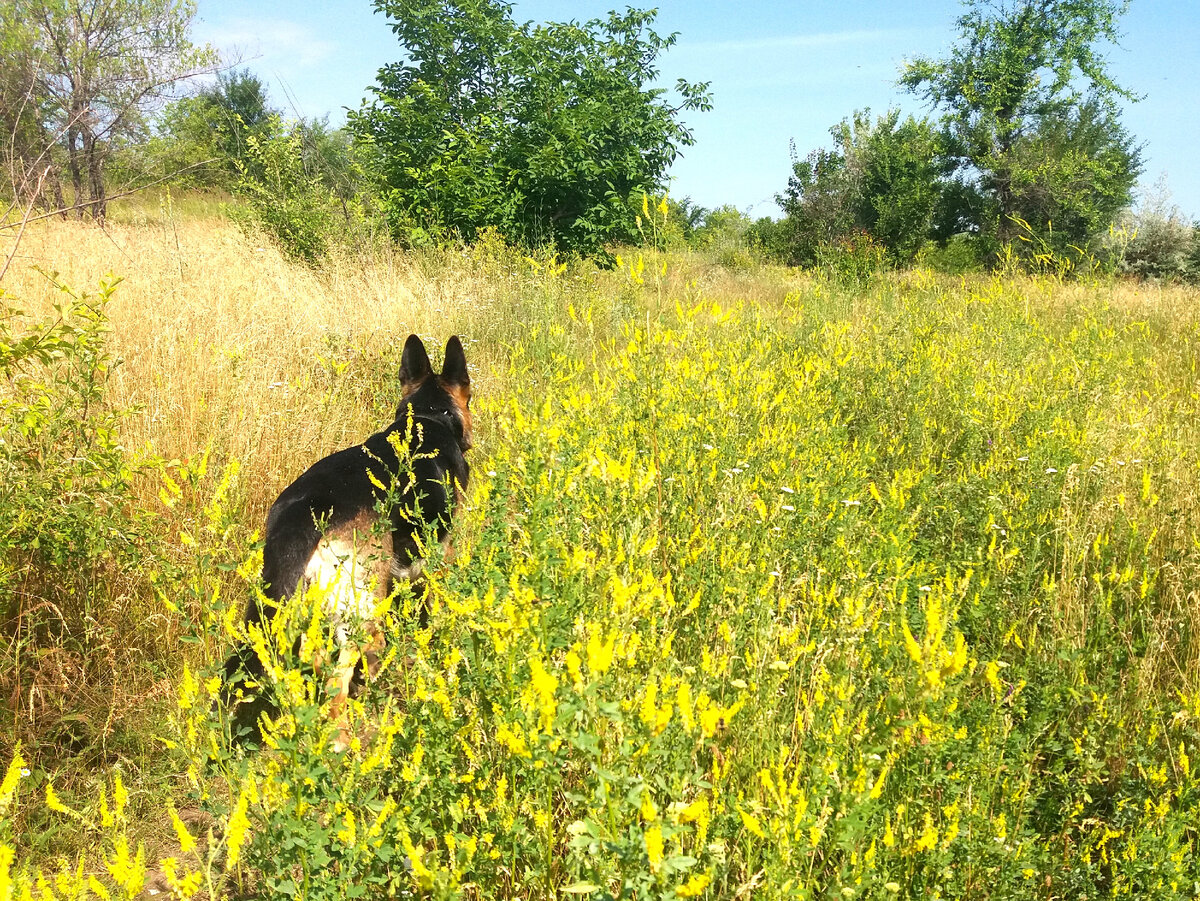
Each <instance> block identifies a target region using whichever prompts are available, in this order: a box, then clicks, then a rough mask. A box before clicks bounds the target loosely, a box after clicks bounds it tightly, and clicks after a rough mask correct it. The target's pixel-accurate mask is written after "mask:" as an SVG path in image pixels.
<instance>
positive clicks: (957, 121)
mask: <svg viewBox="0 0 1200 901" xmlns="http://www.w3.org/2000/svg"><path fill="white" fill-rule="evenodd" d="M374 5H375V8H376V10H377V11H378V12H380V13H382V14H383V15H384V16H385V17H386V18H387V21H388V25H389V27H390V28H391V30H392V31H393V33H394V34H395V35H396V38H397V41H398V44H399V47H400V50H401V58H400V61H399V62H396V63H394V64H391V65H388V66H385V67H384V68H383V69H381V70H380V71H379V74H378V77H377V81H376V84H375V85H374V86H373V87H372V88H371V91H372V97H371V99H370V100H369V101H368V102H367V103H365V104H364V105H363V106H362V107H361V108H360V109H358V110H353V111H351V112H350V114H349V117H348V121H347V123H346V125H345V126H344V127H342V128H331V127H329V125H328V121H327V120H325V119H316V120H310V119H304V118H288V117H286V116H284V115H283V113H282V112H281V111H280V110H278V109H276V108H274V107H272V106H271V104H270V102H269V99H268V97H267V94H266V91H265V89H264V86H263V84H262V82H261V81H260V80H259V79H258V78H257V77H256V76H254V75H253V74H252V73H250V72H249V71H246V70H241V71H222V72H221V73H220V74H218V75H216V77H215V78H209V79H208V80H206V81H204V82H203V83H202V84H201V85H200V86H199V87H198V88H194V89H193V90H192V92H191V93H190V94H188V95H186V96H182V97H180V96H179V93H178V90H177V86H178V85H179V84H180V83H181V82H182V81H183V80H184V79H187V78H188V77H190V76H192V75H195V74H197V73H198V72H203V71H210V72H215V71H216V68H215V58H214V55H213V54H212V52H211V51H209V50H207V49H205V48H196V47H194V46H193V45H192V44H191V43H190V42H189V41H188V39H187V28H188V25H189V24H190V21H191V19H192V16H193V14H194V5H193V4H192V3H190V2H184V0H9V2H8V3H7V4H5V5H2V6H0V51H3V52H2V53H0V128H2V129H3V134H4V135H5V137H6V140H5V142H4V148H3V151H0V152H2V153H3V154H4V156H5V159H4V160H3V163H4V164H5V170H6V172H7V173H8V174H9V176H10V177H9V182H10V184H9V185H8V186H7V187H8V191H7V193H8V196H9V198H10V200H11V201H12V202H13V203H14V204H17V205H36V206H38V207H41V208H43V209H62V208H65V207H68V206H73V207H76V208H77V213H78V214H79V215H82V214H83V211H85V210H86V211H88V212H90V213H91V215H93V216H98V217H99V216H103V215H104V211H105V207H106V203H107V198H108V197H109V196H110V195H111V194H112V193H113V186H114V185H115V186H117V188H118V189H120V188H122V187H124V186H126V185H136V184H146V183H152V182H154V181H156V180H164V179H171V180H174V181H176V182H181V183H184V184H187V185H190V186H195V187H202V188H213V189H220V190H226V191H230V192H232V193H234V194H236V195H238V196H239V197H240V198H242V200H243V201H244V202H243V203H242V204H238V205H236V206H235V215H239V216H241V217H242V219H243V221H245V222H246V223H247V224H248V225H251V226H252V227H257V228H262V229H265V230H266V231H267V232H268V233H269V234H271V235H272V236H274V237H275V238H276V239H277V240H278V241H279V242H280V244H281V246H283V247H284V249H285V250H287V251H288V252H289V253H291V254H293V255H294V256H296V257H298V258H301V259H304V260H308V261H310V262H316V261H317V260H319V259H320V258H321V257H322V256H323V255H324V254H325V253H326V251H327V250H328V248H329V247H330V245H331V244H332V243H334V242H336V241H339V240H345V238H346V237H347V236H350V237H351V238H353V239H354V240H358V239H361V238H364V237H365V238H369V239H371V240H390V241H395V242H398V243H400V244H401V245H404V246H418V245H421V244H425V243H431V242H441V241H445V240H465V241H471V240H473V239H474V238H475V236H476V235H477V234H479V232H480V231H481V230H482V229H491V230H494V231H495V232H497V233H499V234H500V235H501V236H502V237H503V238H505V239H506V240H508V241H510V242H512V243H515V244H521V245H526V246H537V245H543V246H544V245H551V246H553V247H554V248H555V249H556V250H558V251H563V252H571V253H579V254H584V255H590V256H600V257H603V256H605V255H606V254H607V252H608V251H607V248H610V247H612V246H614V245H617V244H621V243H637V242H640V241H644V240H648V239H649V240H653V241H656V242H658V243H660V244H661V243H666V242H670V241H677V242H681V243H684V244H690V245H693V246H702V247H704V248H706V249H707V250H709V251H711V252H713V253H714V254H716V255H717V256H719V257H720V258H721V259H722V260H723V261H724V262H725V263H727V264H729V265H733V266H742V265H749V263H750V262H751V261H752V260H754V259H761V258H764V257H766V258H770V259H775V260H778V261H781V262H784V263H787V264H790V265H797V266H817V267H820V266H830V265H833V266H843V267H844V266H847V265H848V266H849V267H850V269H851V271H858V270H860V269H863V270H867V269H870V268H872V267H877V266H879V265H888V264H890V265H895V266H905V265H910V264H912V263H913V262H914V261H915V260H917V259H918V258H920V259H921V260H923V261H924V262H927V263H932V264H936V265H939V266H942V267H943V268H950V269H961V268H966V267H970V266H987V265H993V264H995V263H996V262H997V261H999V260H1001V259H1006V260H1009V261H1012V260H1014V259H1016V260H1018V261H1022V262H1025V263H1029V264H1045V261H1047V260H1049V261H1052V262H1054V263H1055V264H1056V265H1057V264H1061V263H1062V261H1074V262H1077V263H1083V262H1089V261H1090V262H1091V263H1095V262H1096V261H1097V260H1100V259H1103V260H1105V261H1106V262H1107V264H1108V265H1111V266H1113V267H1114V268H1117V269H1124V270H1126V271H1130V272H1135V273H1139V274H1142V275H1148V276H1157V277H1169V278H1182V277H1189V276H1200V251H1198V250H1197V247H1198V242H1197V238H1196V235H1197V230H1196V228H1195V227H1194V226H1193V225H1192V224H1191V223H1189V222H1187V221H1186V220H1185V219H1183V217H1182V216H1181V215H1180V214H1179V213H1178V211H1177V210H1174V208H1173V207H1170V205H1169V203H1165V202H1159V203H1158V204H1157V205H1151V206H1144V207H1143V208H1142V209H1141V210H1140V211H1139V212H1138V213H1137V214H1136V215H1135V214H1131V213H1130V212H1129V210H1130V206H1131V200H1132V192H1133V188H1134V185H1135V183H1136V182H1137V179H1138V176H1139V175H1140V174H1141V171H1142V148H1141V146H1140V145H1139V144H1138V143H1137V142H1136V140H1135V139H1134V138H1133V137H1132V136H1131V135H1130V134H1129V132H1128V131H1127V130H1126V129H1125V127H1124V126H1123V125H1122V123H1121V121H1120V109H1119V103H1120V102H1121V101H1122V100H1136V99H1137V98H1136V97H1134V95H1133V94H1132V93H1131V92H1129V91H1128V90H1127V89H1125V88H1124V87H1122V86H1120V85H1118V84H1116V83H1115V82H1114V81H1113V79H1112V77H1111V76H1110V74H1109V72H1108V68H1107V65H1106V62H1105V60H1104V57H1103V56H1102V54H1101V50H1102V49H1103V48H1104V47H1105V46H1107V45H1111V44H1114V43H1115V42H1116V40H1117V39H1118V38H1119V32H1118V30H1117V23H1118V21H1119V19H1120V17H1121V15H1122V13H1123V12H1124V11H1125V6H1126V4H1125V3H1122V2H1120V0H964V7H963V13H962V15H961V16H960V17H959V19H958V21H957V39H956V41H955V42H954V44H953V45H952V46H951V48H950V51H949V52H948V54H947V55H946V56H945V57H943V58H940V59H926V58H918V59H916V60H914V61H912V62H911V63H909V64H908V65H907V67H906V69H905V70H904V72H903V74H902V76H901V79H900V83H901V84H902V85H903V86H904V87H905V88H907V89H908V90H909V91H911V92H912V93H913V95H914V96H916V97H919V98H921V99H923V100H924V101H926V102H927V103H928V104H929V107H930V115H928V116H925V117H919V116H911V115H910V116H901V114H900V113H899V112H897V111H895V110H892V111H888V112H885V113H883V114H882V115H872V114H871V112H870V111H869V110H860V111H856V112H854V113H853V114H852V115H850V116H848V117H847V118H846V119H844V120H843V121H842V122H840V123H838V124H837V125H835V126H834V127H833V128H832V129H831V130H830V134H831V137H832V142H831V144H830V146H828V147H824V148H818V149H815V150H812V151H811V152H809V153H807V154H804V155H801V154H799V153H797V152H796V151H795V148H793V165H792V172H791V175H790V178H789V179H788V181H787V184H786V185H784V186H783V187H782V190H781V191H780V193H779V194H778V196H777V198H776V199H777V202H778V204H779V207H780V209H781V210H782V213H783V216H782V218H779V219H772V218H761V219H759V220H757V221H753V222H752V221H750V220H749V218H748V217H747V216H745V215H743V214H742V213H740V212H739V211H737V210H735V209H733V208H732V207H722V208H719V209H716V210H705V209H702V208H700V207H698V206H696V205H695V204H694V203H693V202H692V201H690V200H689V199H686V198H685V199H684V200H682V201H678V202H676V201H672V202H671V203H670V204H669V206H668V209H669V216H668V221H665V222H662V223H658V224H657V225H656V227H655V229H654V230H653V233H652V234H651V233H650V232H648V231H647V229H646V228H645V226H646V225H647V224H648V223H643V222H641V221H640V219H639V211H640V210H641V208H642V203H643V201H642V198H643V197H645V196H647V195H649V196H654V197H660V196H662V195H663V194H664V193H665V192H666V188H667V173H668V170H669V168H670V166H671V164H672V162H673V161H674V160H675V159H676V157H677V156H678V155H679V153H680V152H681V151H682V150H683V149H685V148H686V147H688V146H689V145H691V143H692V142H693V134H692V132H691V130H690V129H689V128H688V127H687V125H686V124H685V123H684V122H683V120H682V118H681V117H682V116H683V114H685V113H687V112H692V111H702V110H706V109H708V108H709V107H710V105H711V102H710V97H709V93H708V85H707V84H705V83H696V84H694V83H690V82H687V81H683V80H680V81H678V82H677V83H676V84H675V86H674V90H673V91H671V92H668V91H666V90H665V89H663V88H662V87H660V86H658V84H657V79H658V76H659V70H658V59H659V57H660V55H661V54H662V53H663V52H665V51H667V50H668V49H669V48H670V47H671V46H672V45H673V43H674V41H675V36H674V35H660V34H658V33H657V32H655V31H654V29H653V23H654V13H653V12H647V11H639V10H634V9H627V10H625V11H624V12H623V13H615V12H614V13H610V14H609V15H608V16H607V17H604V18H600V19H595V20H592V21H588V22H584V23H578V22H566V23H554V22H548V23H542V24H536V23H531V22H526V23H519V22H516V21H515V20H514V19H513V8H512V5H511V4H510V3H507V2H504V0H374ZM168 100H169V101H170V102H167V101H168Z"/></svg>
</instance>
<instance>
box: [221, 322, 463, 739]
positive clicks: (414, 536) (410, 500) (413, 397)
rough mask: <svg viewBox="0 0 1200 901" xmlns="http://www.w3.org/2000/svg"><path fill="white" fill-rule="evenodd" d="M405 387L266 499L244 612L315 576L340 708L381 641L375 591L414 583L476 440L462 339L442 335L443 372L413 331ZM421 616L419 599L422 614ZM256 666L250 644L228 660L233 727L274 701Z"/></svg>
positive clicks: (263, 611)
mask: <svg viewBox="0 0 1200 901" xmlns="http://www.w3.org/2000/svg"><path fill="white" fill-rule="evenodd" d="M400 390H401V396H400V404H399V406H398V407H397V408H396V419H395V421H394V422H393V423H392V424H391V425H390V426H388V427H387V428H386V429H384V430H383V431H381V432H377V433H376V434H374V435H372V436H371V437H369V438H367V439H366V440H365V441H363V442H362V443H361V444H359V445H355V446H354V447H348V448H346V449H345V450H341V451H338V452H337V453H334V454H330V455H329V456H328V457H325V458H323V459H321V460H318V461H317V462H316V463H314V464H313V465H312V466H311V467H309V469H308V470H307V471H306V472H304V473H303V474H302V475H300V476H299V478H297V479H296V480H295V481H294V482H292V484H290V485H289V486H288V487H287V488H285V489H284V490H283V492H282V493H281V494H280V495H279V497H278V499H276V501H275V503H274V504H272V505H271V510H270V513H269V514H268V516H267V535H266V543H265V545H264V547H263V572H262V576H263V598H262V599H261V600H256V601H255V602H253V603H251V604H250V606H249V608H248V609H247V611H246V622H247V624H258V625H264V624H265V623H266V621H267V620H269V619H270V618H271V617H272V616H273V615H274V613H275V611H276V610H277V609H278V605H279V604H280V603H282V602H283V601H284V600H285V599H287V598H289V597H291V596H292V595H293V594H294V593H295V592H296V591H297V590H299V591H303V590H304V589H305V588H306V586H308V585H310V584H312V583H314V582H316V583H320V584H321V585H322V587H323V588H324V591H323V592H322V595H323V597H324V598H325V606H326V608H327V612H328V613H329V615H330V619H331V620H332V622H333V624H334V626H335V627H337V629H338V638H339V642H340V650H339V659H338V661H337V665H336V666H335V667H334V671H333V673H332V674H331V675H330V676H329V677H328V680H327V681H328V685H329V690H330V691H331V692H332V694H333V703H332V707H333V711H332V712H333V714H334V715H335V716H337V715H339V713H340V711H341V708H342V707H343V706H344V704H345V701H346V698H347V696H348V694H349V692H350V687H351V679H352V676H353V674H354V672H355V669H356V666H357V664H358V661H359V658H362V660H363V662H364V664H365V668H366V669H367V671H368V673H370V672H371V665H372V663H373V662H374V661H375V660H376V659H377V655H378V652H379V650H380V649H381V646H382V632H381V630H380V629H379V627H378V624H375V623H373V622H371V621H370V620H369V617H370V616H371V614H372V612H373V611H374V609H375V607H376V604H377V602H378V601H379V600H381V599H383V598H385V597H387V596H389V595H390V594H391V593H392V592H393V591H394V590H395V589H396V588H397V587H398V583H399V582H401V581H407V582H409V583H411V584H413V587H414V591H415V592H417V593H418V594H419V589H420V583H421V566H422V562H423V561H422V558H421V542H422V541H423V540H424V539H426V538H427V537H428V536H429V533H430V531H433V532H434V533H436V538H437V540H438V541H440V542H443V543H444V544H445V543H447V542H448V540H449V530H450V524H451V520H452V519H453V516H454V512H455V509H456V507H457V506H458V504H459V501H460V492H461V491H462V490H463V489H465V488H466V485H467V479H468V476H469V468H468V466H467V461H466V458H465V457H464V454H465V452H466V451H467V450H468V449H469V448H470V447H471V410H470V402H471V382H470V378H469V376H468V374H467V361H466V356H465V354H464V353H463V348H462V343H461V342H460V341H459V339H458V338H457V337H452V338H451V339H450V340H449V341H448V342H447V343H446V353H445V362H444V364H443V367H442V371H441V373H440V374H438V373H435V372H434V371H433V369H432V367H431V365H430V362H429V356H428V354H427V353H426V351H425V346H424V344H422V343H421V339H420V338H418V337H417V336H416V335H410V336H409V338H408V340H407V341H406V342H405V344H404V353H403V355H402V357H401V360H400ZM397 445H399V447H400V448H401V449H402V450H401V452H400V453H398V452H397ZM402 457H403V458H404V459H403V461H402ZM380 486H385V489H384V490H381V488H380ZM387 486H390V490H388V487H387ZM425 616H426V611H425V609H424V607H422V608H421V617H422V623H424V619H425ZM355 620H363V621H365V622H364V628H363V630H362V632H363V634H365V635H366V639H365V641H364V642H362V643H361V644H358V643H352V642H348V641H347V640H346V634H347V626H348V625H349V624H350V623H351V622H353V621H355ZM315 666H319V662H318V663H317V664H315ZM262 675H263V672H262V665H261V662H260V661H259V660H258V658H257V655H256V654H255V653H254V652H253V651H252V650H251V649H249V648H243V649H241V650H240V651H239V652H238V653H235V654H234V655H233V657H231V658H230V660H229V662H228V663H227V664H226V689H227V692H226V699H227V701H228V702H229V703H230V704H232V705H233V706H234V707H235V714H234V728H235V733H236V732H247V731H249V730H254V729H256V727H257V723H258V718H259V715H260V714H261V713H263V712H269V711H270V710H271V705H270V703H269V701H268V700H267V699H266V696H265V694H264V688H263V687H262V686H259V687H257V688H254V689H251V688H250V686H251V685H252V684H253V683H255V682H256V681H258V680H260V679H261V677H262ZM339 742H340V740H339Z"/></svg>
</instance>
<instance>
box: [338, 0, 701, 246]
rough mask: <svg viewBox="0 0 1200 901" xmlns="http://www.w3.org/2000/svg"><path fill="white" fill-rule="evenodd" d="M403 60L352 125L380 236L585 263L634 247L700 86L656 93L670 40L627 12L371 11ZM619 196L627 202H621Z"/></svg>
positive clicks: (434, 7) (499, 3)
mask: <svg viewBox="0 0 1200 901" xmlns="http://www.w3.org/2000/svg"><path fill="white" fill-rule="evenodd" d="M375 8H376V9H377V10H378V11H379V12H381V13H383V14H385V15H386V16H387V17H388V19H389V21H390V24H391V28H392V31H393V32H394V33H395V34H396V37H397V38H398V40H399V42H400V44H401V46H402V48H403V51H404V54H405V57H404V60H403V61H402V62H398V63H393V64H391V65H388V66H385V67H384V68H383V69H381V70H380V71H379V76H378V84H377V86H376V87H375V88H374V89H373V90H374V92H375V99H374V101H373V102H372V103H371V104H369V105H367V106H364V108H363V109H362V110H360V111H359V112H357V113H352V114H351V115H350V127H351V128H352V129H353V130H354V132H355V133H356V134H357V136H358V137H359V139H360V140H361V141H364V142H366V143H368V144H369V145H370V146H371V147H372V148H373V151H374V152H375V153H376V154H377V157H378V161H379V177H380V180H381V185H382V187H381V192H382V195H383V205H384V209H385V211H386V212H387V215H388V217H389V221H390V223H391V226H392V230H393V233H394V234H395V235H396V236H397V237H398V238H399V239H401V240H402V241H408V240H409V239H410V236H411V235H413V234H417V235H419V236H422V237H423V236H425V235H433V236H447V237H448V236H458V237H461V238H463V239H465V240H468V241H469V240H472V239H473V238H474V237H475V235H476V233H477V232H478V231H479V230H480V229H482V228H485V227H489V226H492V227H495V228H497V229H498V230H499V231H500V233H501V234H502V235H503V236H504V238H505V239H506V240H508V241H510V242H512V243H515V244H521V245H524V246H527V247H528V246H536V245H542V244H553V245H554V246H555V247H556V248H557V249H559V250H565V251H577V252H580V253H584V254H595V253H599V252H600V251H601V250H602V248H603V247H604V245H606V244H611V243H617V242H630V241H636V240H637V239H638V231H637V228H636V221H635V215H636V204H637V203H639V202H640V197H641V194H642V193H643V192H648V193H651V194H655V193H661V192H660V190H659V188H660V186H661V184H662V182H663V180H664V179H665V177H666V172H667V169H668V168H669V167H670V165H671V163H672V162H673V161H674V159H675V158H676V156H677V155H678V152H679V148H680V147H681V146H687V145H690V144H691V143H692V133H691V132H690V131H689V130H688V129H687V128H686V127H685V126H684V125H683V124H682V123H681V122H680V121H679V119H678V115H679V113H680V112H682V111H685V110H692V109H705V108H707V107H708V95H707V93H706V89H707V85H703V84H697V85H694V84H690V83H688V82H687V81H684V80H682V79H681V80H679V81H678V82H677V84H676V92H677V93H678V94H679V95H680V96H679V99H678V100H677V101H674V102H672V101H669V100H668V99H667V97H666V91H665V90H664V89H662V88H658V87H654V86H653V84H654V82H655V79H656V78H657V77H658V69H657V66H656V61H657V58H658V56H659V54H660V53H662V52H663V51H664V50H667V49H668V48H670V47H671V45H672V44H673V43H674V42H675V36H674V35H669V36H661V35H659V34H657V33H655V32H654V31H653V29H652V28H651V26H652V24H653V21H654V13H653V12H643V11H638V10H634V9H629V10H626V11H625V12H624V13H616V12H613V13H610V14H609V15H608V17H607V18H604V19H596V20H592V21H589V22H586V23H582V24H580V23H577V22H566V23H555V22H548V23H545V24H540V25H535V24H533V23H530V22H526V23H524V24H517V23H516V22H514V21H513V19H512V5H511V4H510V3H506V2H503V0H376V2H375ZM631 199H632V200H633V202H634V204H635V206H631V205H630V202H629V201H630V200H631Z"/></svg>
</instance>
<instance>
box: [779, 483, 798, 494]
mask: <svg viewBox="0 0 1200 901" xmlns="http://www.w3.org/2000/svg"><path fill="white" fill-rule="evenodd" d="M779 490H780V491H782V492H783V493H784V494H795V493H796V489H795V488H789V487H788V486H787V485H780V486H779Z"/></svg>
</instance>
